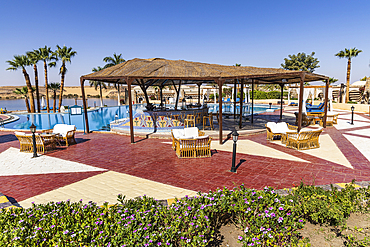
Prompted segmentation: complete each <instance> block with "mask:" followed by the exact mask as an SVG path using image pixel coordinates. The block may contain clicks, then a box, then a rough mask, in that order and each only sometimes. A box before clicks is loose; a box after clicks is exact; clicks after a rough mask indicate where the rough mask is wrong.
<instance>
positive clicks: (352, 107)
mask: <svg viewBox="0 0 370 247" xmlns="http://www.w3.org/2000/svg"><path fill="white" fill-rule="evenodd" d="M354 110H355V107H354V106H351V111H352V118H351V124H353V112H354Z"/></svg>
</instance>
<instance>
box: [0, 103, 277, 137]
mask: <svg viewBox="0 0 370 247" xmlns="http://www.w3.org/2000/svg"><path fill="white" fill-rule="evenodd" d="M208 107H209V112H214V113H216V112H217V111H218V107H219V106H218V104H208ZM143 108H144V106H143V105H142V104H135V105H133V106H132V111H133V115H134V114H135V113H136V111H138V110H142V109H143ZM268 108H269V106H268V105H255V106H254V112H253V113H254V114H258V113H261V112H266V110H267V109H268ZM222 109H223V110H222V111H223V113H233V112H234V111H233V105H232V104H229V105H226V104H225V105H223V107H222ZM239 109H240V106H237V108H236V113H237V114H238V113H239ZM272 109H278V108H276V107H275V108H274V107H272ZM243 113H244V114H243V115H250V114H251V106H250V105H245V106H243ZM87 115H88V118H89V129H90V130H93V131H103V130H109V124H110V123H111V122H112V121H114V120H115V116H116V115H117V116H118V119H123V118H128V117H129V111H128V105H122V106H110V107H102V108H99V109H97V110H92V111H88V113H87ZM16 116H18V117H19V119H18V120H16V121H14V122H11V123H7V124H5V125H4V127H5V128H7V129H20V130H21V129H24V130H25V129H27V130H29V128H30V126H31V124H32V123H34V124H35V125H36V128H37V129H38V130H42V129H52V128H53V127H54V125H56V124H73V125H75V126H76V128H77V130H84V118H83V115H75V116H71V115H69V114H68V113H49V114H48V113H34V114H16Z"/></svg>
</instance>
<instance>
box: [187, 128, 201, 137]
mask: <svg viewBox="0 0 370 247" xmlns="http://www.w3.org/2000/svg"><path fill="white" fill-rule="evenodd" d="M184 135H185V136H187V137H188V136H191V137H198V128H197V127H190V128H185V129H184Z"/></svg>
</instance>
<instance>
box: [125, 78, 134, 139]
mask: <svg viewBox="0 0 370 247" xmlns="http://www.w3.org/2000/svg"><path fill="white" fill-rule="evenodd" d="M132 81H133V79H127V90H128V101H129V104H128V109H129V114H130V137H131V144H132V143H135V140H134V121H133V119H132V117H133V116H132V96H131V82H132Z"/></svg>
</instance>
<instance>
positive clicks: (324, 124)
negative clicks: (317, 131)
mask: <svg viewBox="0 0 370 247" xmlns="http://www.w3.org/2000/svg"><path fill="white" fill-rule="evenodd" d="M328 94H329V79H327V80H326V85H325V102H324V113H325V114H324V120H323V127H324V128H326V116H327V115H328Z"/></svg>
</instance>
